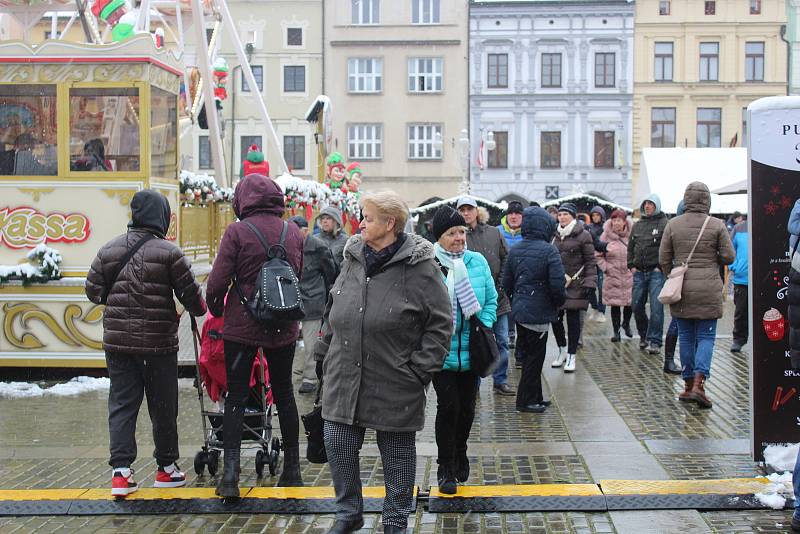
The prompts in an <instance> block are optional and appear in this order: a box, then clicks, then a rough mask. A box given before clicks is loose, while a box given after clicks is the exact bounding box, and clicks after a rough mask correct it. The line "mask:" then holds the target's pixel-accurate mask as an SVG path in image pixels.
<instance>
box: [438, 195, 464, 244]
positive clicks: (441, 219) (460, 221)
mask: <svg viewBox="0 0 800 534" xmlns="http://www.w3.org/2000/svg"><path fill="white" fill-rule="evenodd" d="M466 225H467V221H465V220H464V217H462V216H461V214H460V213H458V212H457V211H456V210H454V209H453V208H451V207H450V206H448V205H446V204H445V205H444V206H441V207H440V208H439V209H438V210H436V213H434V215H433V224H432V225H431V227H432V230H433V237H435V238H436V240H437V241H438V240H439V238H440V237H442V234H444V233H445V232H446V231H448V230H449V229H450V228H452V227H454V226H466Z"/></svg>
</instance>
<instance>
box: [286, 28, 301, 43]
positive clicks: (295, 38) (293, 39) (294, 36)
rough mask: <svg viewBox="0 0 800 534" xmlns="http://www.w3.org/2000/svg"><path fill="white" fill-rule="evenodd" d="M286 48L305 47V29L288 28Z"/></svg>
mask: <svg viewBox="0 0 800 534" xmlns="http://www.w3.org/2000/svg"><path fill="white" fill-rule="evenodd" d="M286 46H303V28H286Z"/></svg>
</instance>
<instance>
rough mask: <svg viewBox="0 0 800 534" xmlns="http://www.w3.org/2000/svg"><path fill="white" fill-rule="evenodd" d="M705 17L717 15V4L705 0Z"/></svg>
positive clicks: (711, 0) (712, 0)
mask: <svg viewBox="0 0 800 534" xmlns="http://www.w3.org/2000/svg"><path fill="white" fill-rule="evenodd" d="M705 4H706V9H705V13H706V15H716V14H717V3H716V2H715V1H714V0H706V2H705Z"/></svg>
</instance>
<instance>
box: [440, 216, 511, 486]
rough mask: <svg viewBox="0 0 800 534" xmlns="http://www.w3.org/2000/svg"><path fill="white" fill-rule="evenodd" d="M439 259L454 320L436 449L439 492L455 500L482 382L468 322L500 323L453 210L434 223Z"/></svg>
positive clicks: (482, 264) (482, 265) (485, 275)
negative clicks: (472, 353) (475, 369)
mask: <svg viewBox="0 0 800 534" xmlns="http://www.w3.org/2000/svg"><path fill="white" fill-rule="evenodd" d="M433 235H434V237H435V238H436V240H437V242H436V244H435V245H434V251H435V252H436V259H437V260H438V262H439V265H440V266H441V269H442V277H443V280H444V282H445V284H446V285H447V292H448V295H449V296H450V305H451V310H452V317H453V337H452V339H451V340H450V353H449V354H448V355H447V358H446V359H445V361H444V366H443V367H442V372H440V373H437V374H435V375H434V377H433V387H434V389H435V390H436V397H437V410H436V446H437V448H438V449H439V451H438V452H439V458H438V462H439V468H438V471H437V479H438V482H439V491H441V492H442V493H448V494H453V493H455V492H456V490H457V483H458V482H465V481H466V480H467V479H468V478H469V459H468V458H467V439H468V438H469V433H470V430H471V429H472V421H473V419H474V418H475V397H476V395H477V393H478V385H479V383H480V382H479V379H478V377H477V375H476V374H475V373H473V372H471V367H470V355H469V324H470V318H471V317H472V316H476V317H477V318H478V319H479V320H480V321H481V322H482V323H483V324H484V325H486V326H487V327H489V328H491V327H492V325H494V323H495V321H496V320H497V290H496V289H495V285H494V279H493V278H492V272H491V270H490V269H489V264H488V263H487V261H486V259H485V258H484V257H483V256H482V255H481V254H479V253H477V252H471V251H469V250H466V239H467V229H466V222H465V221H464V218H463V217H462V216H461V215H460V214H459V213H458V212H457V211H456V210H454V209H453V208H451V207H450V206H442V207H441V208H439V210H438V211H437V212H436V214H435V215H434V217H433Z"/></svg>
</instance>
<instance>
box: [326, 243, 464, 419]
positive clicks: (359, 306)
mask: <svg viewBox="0 0 800 534" xmlns="http://www.w3.org/2000/svg"><path fill="white" fill-rule="evenodd" d="M364 246H365V245H364V241H363V240H362V237H361V236H360V235H355V236H353V237H351V238H350V239H349V240H348V242H347V246H346V247H345V260H344V263H343V264H342V273H341V274H340V275H339V277H338V278H337V279H336V283H335V284H334V286H333V288H332V289H331V292H330V297H329V298H328V302H327V304H326V306H325V317H324V319H323V335H322V337H321V338H320V340H319V341H317V344H316V345H315V347H314V357H315V358H316V359H317V361H319V360H321V361H322V362H323V363H322V368H323V381H324V386H323V388H322V417H323V418H324V419H326V420H328V421H335V422H337V423H343V424H347V425H356V426H361V427H366V428H374V429H376V430H384V431H389V432H414V431H418V430H422V427H423V424H424V422H425V398H426V390H425V386H426V385H427V384H428V383H429V382H430V381H431V378H432V376H431V375H432V374H433V373H436V372H439V371H441V369H442V364H443V363H444V359H445V356H446V355H447V352H448V348H449V346H450V337H451V335H452V333H453V320H452V318H451V315H450V314H451V312H450V298H449V296H448V294H447V288H446V287H445V285H444V283H442V273H441V271H440V270H439V266H438V264H437V263H436V261H435V259H434V253H433V245H432V244H431V243H430V242H428V241H427V240H425V239H424V238H423V237H421V236H418V235H416V234H409V235H408V236H407V238H406V240H405V241H404V243H403V244H402V245H401V246H400V248H399V249H398V251H397V252H396V253H395V254H394V256H393V257H392V258H391V259H389V260H388V261H387V262H386V263H385V264H384V265H383V267H381V268H380V270H379V271H378V272H377V274H375V275H373V276H370V277H368V276H367V275H366V261H365V258H364Z"/></svg>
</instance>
